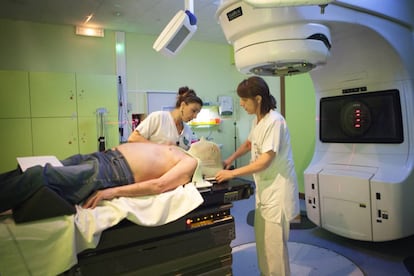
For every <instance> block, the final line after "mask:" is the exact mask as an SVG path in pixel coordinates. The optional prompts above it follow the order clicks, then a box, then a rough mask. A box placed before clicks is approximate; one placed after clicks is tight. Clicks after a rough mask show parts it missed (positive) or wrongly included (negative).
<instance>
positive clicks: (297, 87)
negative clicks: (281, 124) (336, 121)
mask: <svg viewBox="0 0 414 276" xmlns="http://www.w3.org/2000/svg"><path fill="white" fill-rule="evenodd" d="M285 80H286V82H285V83H286V120H287V123H288V126H289V130H290V134H291V141H292V151H293V159H294V161H295V167H296V173H297V176H298V182H299V192H300V193H304V192H305V188H304V182H303V172H304V171H305V169H306V168H307V166H308V165H309V163H310V161H311V159H312V156H313V152H314V148H315V123H316V120H315V116H316V113H315V90H314V87H313V82H312V79H311V78H310V76H309V74H300V75H294V76H290V77H286V78H285Z"/></svg>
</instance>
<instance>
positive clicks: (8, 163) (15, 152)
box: [0, 118, 33, 172]
mask: <svg viewBox="0 0 414 276" xmlns="http://www.w3.org/2000/svg"><path fill="white" fill-rule="evenodd" d="M0 129H1V131H0V145H1V147H2V150H1V158H0V172H5V171H10V170H12V169H15V168H16V167H17V163H16V157H17V156H30V155H32V153H33V148H32V132H31V120H30V118H14V119H0Z"/></svg>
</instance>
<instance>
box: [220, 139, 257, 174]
mask: <svg viewBox="0 0 414 276" xmlns="http://www.w3.org/2000/svg"><path fill="white" fill-rule="evenodd" d="M250 148H251V143H250V141H249V140H246V141H245V142H244V143H243V144H241V145H240V147H239V148H238V149H237V150H236V151H235V152H234V153H233V154H232V155H230V156H229V157H228V158H227V159H226V160H224V161H223V163H224V168H225V169H228V168H229V167H230V166H231V164H232V163H233V162H234V160H236V159H237V158H239V157H241V156H243V155H245V154H246V153H247V152H249V151H250Z"/></svg>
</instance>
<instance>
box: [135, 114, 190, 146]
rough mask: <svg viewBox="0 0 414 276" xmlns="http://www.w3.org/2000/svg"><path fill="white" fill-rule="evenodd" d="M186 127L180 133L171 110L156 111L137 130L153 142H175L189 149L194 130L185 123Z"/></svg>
mask: <svg viewBox="0 0 414 276" xmlns="http://www.w3.org/2000/svg"><path fill="white" fill-rule="evenodd" d="M183 125H184V128H183V131H182V132H181V133H178V131H177V127H176V126H175V122H174V119H173V117H172V115H171V113H170V112H169V111H155V112H152V113H150V114H149V115H148V117H146V118H145V119H144V120H143V121H142V122H141V123H140V124H139V125H138V126H137V128H136V130H137V131H138V132H139V133H140V134H141V135H142V137H144V138H145V139H148V140H149V141H151V142H154V143H158V144H174V145H178V146H180V147H181V148H183V149H185V150H188V149H189V148H190V145H191V138H192V134H193V132H192V131H191V128H190V127H189V126H188V125H187V124H186V123H183Z"/></svg>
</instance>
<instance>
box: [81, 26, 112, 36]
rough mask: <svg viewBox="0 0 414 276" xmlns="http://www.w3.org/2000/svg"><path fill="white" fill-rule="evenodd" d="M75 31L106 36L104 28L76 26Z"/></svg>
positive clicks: (87, 34)
mask: <svg viewBox="0 0 414 276" xmlns="http://www.w3.org/2000/svg"><path fill="white" fill-rule="evenodd" d="M75 33H76V34H77V35H83V36H94V37H104V35H105V34H104V29H102V28H89V27H83V26H76V31H75Z"/></svg>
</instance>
